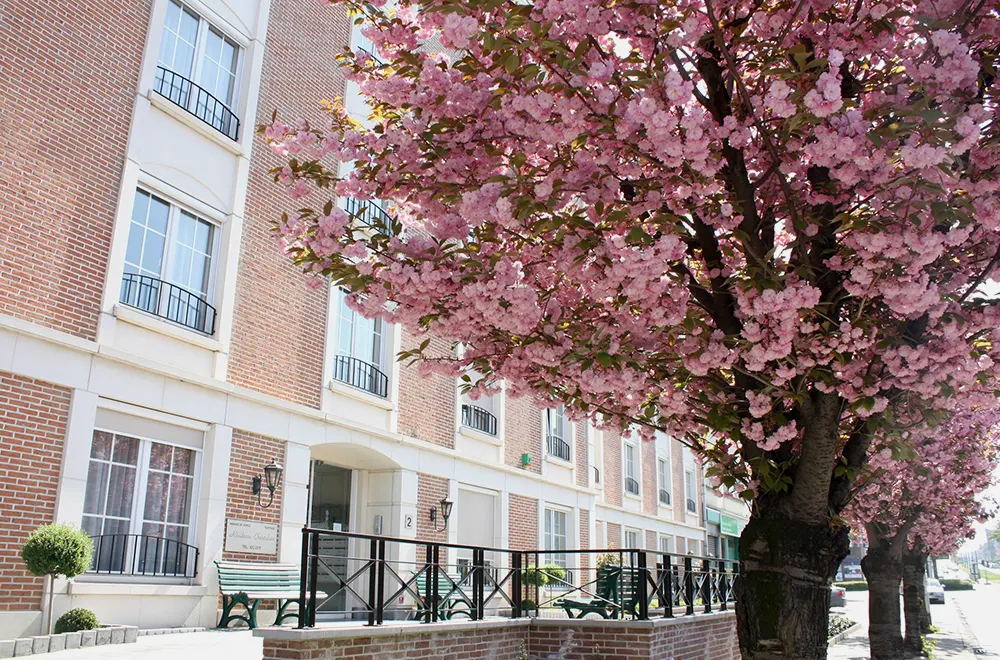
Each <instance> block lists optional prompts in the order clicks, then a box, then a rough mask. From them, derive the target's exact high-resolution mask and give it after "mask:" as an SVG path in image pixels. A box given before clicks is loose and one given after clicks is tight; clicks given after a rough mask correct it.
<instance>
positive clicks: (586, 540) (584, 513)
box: [577, 509, 590, 575]
mask: <svg viewBox="0 0 1000 660" xmlns="http://www.w3.org/2000/svg"><path fill="white" fill-rule="evenodd" d="M578 511H579V518H580V547H581V548H589V547H590V511H589V510H588V509H578ZM577 561H578V562H579V564H580V568H582V569H584V575H587V573H586V569H588V568H590V555H587V554H582V555H577Z"/></svg>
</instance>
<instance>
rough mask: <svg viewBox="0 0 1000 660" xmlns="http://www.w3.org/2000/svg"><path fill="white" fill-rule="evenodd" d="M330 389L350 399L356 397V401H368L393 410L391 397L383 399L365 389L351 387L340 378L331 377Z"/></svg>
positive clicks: (377, 406) (369, 403) (371, 404)
mask: <svg viewBox="0 0 1000 660" xmlns="http://www.w3.org/2000/svg"><path fill="white" fill-rule="evenodd" d="M330 391H331V392H333V393H334V394H342V395H344V396H346V397H348V398H349V399H354V400H355V401H360V402H361V403H367V404H368V405H370V406H375V407H376V408H381V409H382V410H392V407H393V405H392V401H390V400H389V399H383V398H382V397H380V396H375V395H374V394H369V393H368V392H365V391H364V390H359V389H358V388H356V387H351V386H350V385H347V384H346V383H341V382H340V381H339V380H334V379H330Z"/></svg>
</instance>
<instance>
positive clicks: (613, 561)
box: [597, 552, 622, 568]
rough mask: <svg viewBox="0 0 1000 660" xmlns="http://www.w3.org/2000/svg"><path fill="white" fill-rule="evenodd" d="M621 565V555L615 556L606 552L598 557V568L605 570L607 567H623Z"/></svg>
mask: <svg viewBox="0 0 1000 660" xmlns="http://www.w3.org/2000/svg"><path fill="white" fill-rule="evenodd" d="M621 563H622V558H621V555H618V554H615V553H614V552H605V553H604V554H600V555H597V568H604V567H605V566H621Z"/></svg>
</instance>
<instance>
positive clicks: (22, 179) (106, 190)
mask: <svg viewBox="0 0 1000 660" xmlns="http://www.w3.org/2000/svg"><path fill="white" fill-rule="evenodd" d="M150 6H151V5H150V2H149V0H136V1H134V2H128V1H125V0H108V1H107V2H88V1H84V0H67V1H66V2H59V3H54V2H45V1H43V0H18V1H17V2H5V3H3V7H2V10H0V80H2V81H3V83H2V84H0V108H3V120H2V130H0V163H2V164H3V165H2V166H0V223H2V225H3V231H2V232H0V273H3V275H2V277H0V313H2V314H10V315H13V316H16V317H18V318H22V319H26V320H29V321H32V322H34V323H38V324H40V325H43V326H45V327H49V328H54V329H56V330H61V331H63V332H68V333H71V334H73V335H77V336H79V337H84V338H86V339H93V338H94V337H95V336H96V333H97V317H98V314H99V311H100V300H101V293H102V290H103V286H104V277H105V265H106V263H107V259H108V251H109V246H110V244H111V230H112V225H113V223H114V214H115V207H116V205H117V201H118V191H119V186H120V184H121V175H122V168H123V166H124V163H125V149H126V144H127V140H128V131H129V126H130V124H131V121H132V109H133V106H134V102H135V90H136V88H137V86H138V80H139V68H140V63H141V60H142V50H143V47H144V45H145V42H146V29H147V25H148V23H149V13H150Z"/></svg>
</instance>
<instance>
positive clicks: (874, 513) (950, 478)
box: [844, 406, 1000, 660]
mask: <svg viewBox="0 0 1000 660" xmlns="http://www.w3.org/2000/svg"><path fill="white" fill-rule="evenodd" d="M902 436H903V438H902V444H900V443H899V442H893V441H891V440H890V439H889V438H888V437H887V436H886V435H884V434H879V436H878V437H877V438H876V440H875V447H874V450H875V453H874V455H873V456H872V458H871V460H870V461H869V464H868V466H867V467H866V468H865V471H864V474H863V475H862V476H860V477H859V480H858V483H859V488H858V491H857V494H856V496H855V498H854V500H853V501H852V503H851V504H850V505H849V506H848V508H847V509H846V510H845V512H844V517H845V518H846V519H847V520H849V521H851V522H852V524H855V525H857V526H860V527H863V529H864V530H865V532H866V534H867V537H868V552H867V554H866V556H865V557H864V559H862V560H861V567H862V570H864V572H865V577H866V578H867V580H868V593H869V600H868V609H869V628H868V635H869V640H870V647H871V654H872V659H873V660H901V659H902V658H903V656H904V650H906V649H908V650H912V651H915V652H917V653H919V652H920V651H922V649H923V634H925V633H926V632H928V627H929V625H930V620H929V618H927V616H926V613H927V607H926V603H924V594H925V584H924V570H925V567H926V566H927V558H928V556H929V555H931V554H933V555H935V556H937V555H941V554H946V553H949V552H951V551H953V550H954V549H955V548H956V547H957V545H958V543H959V541H960V540H961V539H963V538H967V537H969V536H971V535H974V533H975V530H974V529H973V526H972V525H973V522H975V521H980V522H982V521H985V520H986V518H987V508H986V503H985V502H983V501H981V500H980V496H981V495H982V493H983V491H985V490H986V489H987V488H988V487H989V486H990V484H991V483H992V479H993V472H994V470H995V469H996V467H997V461H998V452H1000V411H998V410H996V407H995V406H994V407H993V408H985V409H984V408H977V409H973V410H960V411H955V412H954V413H952V414H950V415H948V416H947V418H946V419H945V420H944V421H942V422H940V423H931V424H926V423H925V424H921V425H919V426H916V427H915V428H913V429H912V430H907V431H904V432H902ZM901 580H902V581H903V586H904V594H903V596H904V611H905V614H906V638H905V644H904V638H903V636H902V634H901V631H900V617H899V587H900V581H901Z"/></svg>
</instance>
